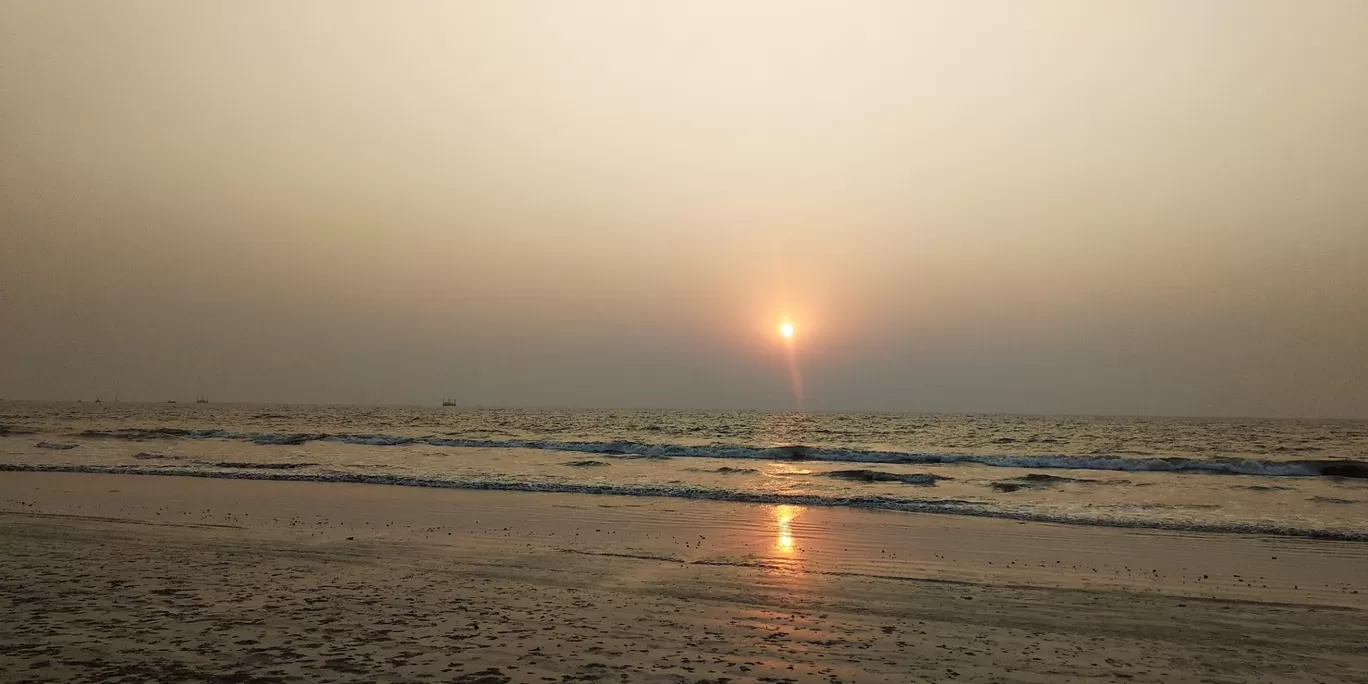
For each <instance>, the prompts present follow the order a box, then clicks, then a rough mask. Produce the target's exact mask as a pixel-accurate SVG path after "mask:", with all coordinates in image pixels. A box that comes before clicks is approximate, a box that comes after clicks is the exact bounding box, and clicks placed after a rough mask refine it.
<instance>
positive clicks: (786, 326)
mask: <svg viewBox="0 0 1368 684" xmlns="http://www.w3.org/2000/svg"><path fill="white" fill-rule="evenodd" d="M779 336H780V337H793V324H792V323H782V324H780V325H779Z"/></svg>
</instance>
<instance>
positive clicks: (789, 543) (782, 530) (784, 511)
mask: <svg viewBox="0 0 1368 684" xmlns="http://www.w3.org/2000/svg"><path fill="white" fill-rule="evenodd" d="M802 512H803V507H802V506H789V505H787V504H784V505H781V506H775V507H774V524H775V526H776V527H777V528H778V536H777V537H776V539H775V543H774V545H775V547H776V548H778V549H779V550H780V551H783V552H784V553H793V550H794V543H793V530H792V528H791V526H790V525H789V523H791V522H793V519H794V518H796V517H798V516H799V515H800V514H802Z"/></svg>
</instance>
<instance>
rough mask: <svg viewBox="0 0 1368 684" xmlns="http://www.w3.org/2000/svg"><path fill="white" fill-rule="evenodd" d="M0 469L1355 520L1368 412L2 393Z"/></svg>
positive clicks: (1363, 515)
mask: <svg viewBox="0 0 1368 684" xmlns="http://www.w3.org/2000/svg"><path fill="white" fill-rule="evenodd" d="M5 470H9V471H14V470H53V471H71V472H112V473H130V474H154V475H188V476H199V477H229V478H250V479H288V480H314V481H320V482H329V481H335V482H364V483H376V484H389V485H407V486H426V487H450V488H467V489H506V490H528V491H556V492H585V493H594V494H617V495H623V496H667V497H680V498H704V499H715V500H731V501H739V502H749V503H786V504H791V505H799V506H853V507H861V508H874V509H886V510H893V511H904V512H908V513H931V514H943V515H977V516H993V517H1005V518H1015V519H1021V520H1041V521H1051V522H1061V523H1069V524H1084V525H1113V526H1126V527H1136V528H1166V529H1186V530H1194V531H1225V532H1239V533H1259V534H1278V535H1295V536H1311V537H1320V538H1330V539H1345V540H1368V421H1330V420H1323V421H1322V420H1264V419H1192V418H1115V417H1077V416H1075V417H1067V416H1066V417H1057V416H1054V417H1050V416H1010V415H918V414H895V413H767V412H759V411H746V412H730V411H646V410H640V411H629V410H571V409H465V408H441V407H361V406H285V405H262V404H213V403H210V404H132V403H102V404H95V403H37V402H13V401H6V402H3V403H0V471H5ZM0 477H3V475H0Z"/></svg>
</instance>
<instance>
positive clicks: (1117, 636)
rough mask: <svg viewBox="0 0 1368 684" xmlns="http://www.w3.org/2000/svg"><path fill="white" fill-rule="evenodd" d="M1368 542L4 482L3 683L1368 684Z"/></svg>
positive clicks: (778, 512)
mask: <svg viewBox="0 0 1368 684" xmlns="http://www.w3.org/2000/svg"><path fill="white" fill-rule="evenodd" d="M1364 568H1368V544H1359V543H1347V542H1328V541H1311V540H1304V539H1292V538H1274V537H1251V536H1240V535H1204V534H1187V533H1172V532H1158V531H1152V530H1122V529H1108V528H1087V527H1073V526H1061V525H1047V524H1038V523H1018V522H1012V521H1003V520H992V519H975V518H963V517H950V516H935V515H912V514H900V513H879V512H871V511H860V510H846V509H836V508H806V509H804V508H797V507H790V506H760V505H742V504H728V503H715V502H692V501H681V500H677V499H648V498H641V499H634V498H625V497H595V496H589V495H558V494H526V493H506V492H479V491H453V490H428V489H416V488H407V487H385V486H373V485H349V484H320V483H302V482H301V483H295V482H254V481H239V480H208V479H199V478H179V477H142V476H119V475H85V474H59V473H4V474H3V475H0V611H3V614H4V615H5V616H6V618H5V619H4V620H0V680H3V681H6V682H42V681H130V682H131V681H153V682H173V681H174V682H183V681H202V682H251V681H258V682H290V681H300V682H352V681H356V682H371V681H376V682H399V681H406V682H407V681H434V682H464V683H467V684H470V683H475V682H479V683H481V684H499V683H501V682H559V681H604V682H683V683H689V684H693V683H697V682H709V683H720V682H750V681H765V682H838V681H839V682H905V681H937V682H940V681H962V682H976V681H981V682H1071V681H1085V680H1086V681H1128V682H1142V681H1153V682H1252V681H1269V682H1284V681H1285V682H1299V681H1305V682H1324V681H1351V682H1352V681H1358V682H1363V681H1368V646H1366V645H1368V572H1365V571H1364Z"/></svg>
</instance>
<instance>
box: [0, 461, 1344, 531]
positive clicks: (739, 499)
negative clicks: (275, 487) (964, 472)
mask: <svg viewBox="0 0 1368 684" xmlns="http://www.w3.org/2000/svg"><path fill="white" fill-rule="evenodd" d="M213 465H214V466H216V468H217V469H214V470H205V469H199V468H193V467H189V468H187V467H179V466H161V467H147V466H132V465H72V464H32V465H30V464H23V465H16V464H0V472H6V471H9V472H69V473H100V474H116V475H169V476H184V477H205V478H218V479H235V480H278V481H290V482H344V483H355V484H380V485H395V486H406V487H435V488H445V489H474V490H497V491H519V492H552V493H562V494H598V495H605V496H656V497H670V498H681V499H701V500H708V501H728V502H736V503H754V504H789V505H798V506H843V507H850V508H865V509H878V510H892V511H902V512H907V513H936V514H943V515H967V516H975V517H986V518H1005V519H1009V520H1023V521H1034V522H1051V523H1062V524H1072V525H1086V526H1100V527H1124V528H1148V529H1166V530H1181V531H1189V532H1216V533H1240V534H1264V535H1277V536H1291V537H1307V538H1314V539H1331V540H1341V541H1361V542H1368V532H1355V531H1344V530H1332V529H1322V528H1314V527H1296V526H1290V525H1274V524H1263V523H1240V522H1230V523H1209V522H1190V521H1172V520H1158V519H1114V518H1093V517H1085V516H1074V515H1068V514H1062V513H1056V512H1047V511H1030V512H1027V511H1019V510H1003V509H999V508H995V507H993V505H992V504H991V503H990V502H981V501H964V500H960V499H912V498H893V497H884V496H831V495H818V494H776V493H769V492H747V491H737V490H726V489H713V488H707V487H699V486H690V485H646V484H575V483H564V482H526V481H517V480H499V479H489V478H455V477H450V478H433V477H413V476H408V475H393V474H367V473H353V472H342V471H336V470H329V471H326V472H300V471H299V470H294V469H278V468H269V467H268V468H266V469H254V466H253V464H247V463H241V464H228V463H222V464H213ZM268 465H269V464H268ZM304 465H305V466H307V465H310V464H304ZM227 466H242V467H241V468H240V469H234V468H227V469H225V467H227Z"/></svg>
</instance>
